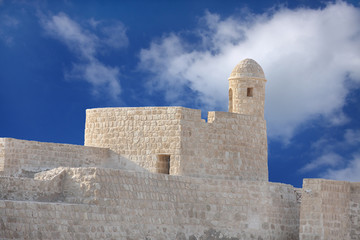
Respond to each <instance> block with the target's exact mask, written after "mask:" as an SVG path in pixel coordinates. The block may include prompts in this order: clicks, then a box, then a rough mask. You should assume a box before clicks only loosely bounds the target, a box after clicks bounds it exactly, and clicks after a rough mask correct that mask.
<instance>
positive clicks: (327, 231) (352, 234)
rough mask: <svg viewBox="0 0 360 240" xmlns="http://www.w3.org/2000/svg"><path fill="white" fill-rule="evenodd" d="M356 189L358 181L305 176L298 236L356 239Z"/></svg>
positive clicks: (358, 235)
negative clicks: (307, 177)
mask: <svg viewBox="0 0 360 240" xmlns="http://www.w3.org/2000/svg"><path fill="white" fill-rule="evenodd" d="M359 192H360V184H359V183H350V182H341V181H333V180H325V179H305V180H304V183H303V193H302V195H303V196H302V202H301V211H300V239H301V240H315V239H316V240H332V239H333V240H338V239H344V240H347V239H360V231H359V230H360V228H359V216H360V214H359V213H360V212H359V204H360V197H359Z"/></svg>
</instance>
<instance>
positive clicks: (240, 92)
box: [229, 58, 266, 118]
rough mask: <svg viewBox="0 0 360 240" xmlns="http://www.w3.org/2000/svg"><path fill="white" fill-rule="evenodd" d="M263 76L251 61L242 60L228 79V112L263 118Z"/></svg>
mask: <svg viewBox="0 0 360 240" xmlns="http://www.w3.org/2000/svg"><path fill="white" fill-rule="evenodd" d="M265 83H266V79H265V75H264V71H263V70H262V68H261V66H260V65H259V64H258V63H257V62H255V61H254V60H252V59H248V58H247V59H244V60H242V61H241V62H239V63H238V64H237V65H236V66H235V68H234V69H233V70H232V72H231V74H230V77H229V112H233V113H240V114H246V115H255V116H259V117H262V118H263V117H264V103H265Z"/></svg>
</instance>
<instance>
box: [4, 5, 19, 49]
mask: <svg viewBox="0 0 360 240" xmlns="http://www.w3.org/2000/svg"><path fill="white" fill-rule="evenodd" d="M0 5H1V1H0ZM18 25H19V21H18V20H17V19H16V18H14V17H11V16H9V15H2V16H0V40H2V41H3V42H4V43H5V44H6V45H7V46H11V45H12V44H13V42H14V37H13V32H12V30H13V29H15V28H17V26H18Z"/></svg>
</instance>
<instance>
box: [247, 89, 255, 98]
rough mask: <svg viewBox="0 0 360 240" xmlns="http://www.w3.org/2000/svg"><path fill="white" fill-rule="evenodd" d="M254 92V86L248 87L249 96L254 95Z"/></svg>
mask: <svg viewBox="0 0 360 240" xmlns="http://www.w3.org/2000/svg"><path fill="white" fill-rule="evenodd" d="M253 94H254V88H248V89H247V96H248V97H252V96H253Z"/></svg>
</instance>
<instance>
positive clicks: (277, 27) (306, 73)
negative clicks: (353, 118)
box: [139, 2, 360, 141]
mask: <svg viewBox="0 0 360 240" xmlns="http://www.w3.org/2000/svg"><path fill="white" fill-rule="evenodd" d="M249 19H250V20H249ZM201 22H202V23H203V25H201V26H199V27H198V29H195V30H193V32H192V33H193V34H195V37H198V39H199V41H198V42H197V43H194V42H190V40H187V39H188V38H186V34H188V32H186V33H171V34H168V35H164V36H163V37H162V38H161V39H160V40H157V41H153V42H152V43H151V45H150V47H149V48H148V49H143V50H142V51H141V53H140V59H141V62H140V64H139V66H140V68H141V69H143V70H146V71H150V72H152V73H153V74H154V77H153V78H152V79H151V81H150V82H151V84H152V85H153V87H156V88H163V89H167V88H168V87H169V86H170V87H171V88H170V90H169V93H170V94H168V95H170V96H172V98H169V99H168V100H169V101H176V99H178V98H181V95H182V94H183V93H182V92H181V91H179V89H181V87H183V86H187V87H189V88H191V89H192V90H193V91H195V92H197V93H199V95H198V96H199V100H200V101H201V102H202V105H203V107H204V108H205V109H219V108H220V109H222V110H224V111H226V110H227V102H228V99H227V88H228V82H227V78H228V77H229V75H230V72H231V70H232V68H233V67H234V66H235V65H236V64H237V63H238V62H239V61H240V60H242V59H244V58H248V57H249V58H253V59H255V60H256V61H257V62H258V63H259V64H260V65H261V66H262V67H263V69H264V71H265V75H266V78H267V80H268V83H267V90H266V91H267V92H266V94H267V96H266V119H267V123H268V131H269V136H270V137H278V138H282V139H285V140H284V141H286V140H289V139H291V137H292V136H293V134H294V132H295V131H296V129H297V128H298V127H299V126H301V125H302V124H304V123H305V122H306V121H307V120H311V119H315V118H318V117H323V119H327V120H328V123H327V124H342V123H344V122H346V120H347V118H346V116H344V115H343V113H342V112H341V108H342V106H343V105H344V104H345V97H346V95H347V93H348V89H347V88H346V87H345V80H346V78H347V77H351V78H352V79H353V80H354V81H360V67H359V66H360V44H359V42H360V25H359V24H358V23H359V22H360V11H359V9H357V8H355V7H353V6H351V5H348V4H346V3H344V2H337V3H335V4H330V5H328V6H326V7H325V8H323V9H319V10H312V9H296V10H289V9H280V10H278V11H276V12H273V13H272V14H271V15H266V14H264V15H250V14H249V15H248V18H247V21H244V20H243V19H238V18H237V16H231V17H228V18H226V19H221V18H220V16H218V15H216V14H211V13H206V14H205V16H204V17H203V19H202V21H201ZM193 38H194V36H192V39H193Z"/></svg>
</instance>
